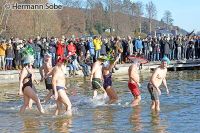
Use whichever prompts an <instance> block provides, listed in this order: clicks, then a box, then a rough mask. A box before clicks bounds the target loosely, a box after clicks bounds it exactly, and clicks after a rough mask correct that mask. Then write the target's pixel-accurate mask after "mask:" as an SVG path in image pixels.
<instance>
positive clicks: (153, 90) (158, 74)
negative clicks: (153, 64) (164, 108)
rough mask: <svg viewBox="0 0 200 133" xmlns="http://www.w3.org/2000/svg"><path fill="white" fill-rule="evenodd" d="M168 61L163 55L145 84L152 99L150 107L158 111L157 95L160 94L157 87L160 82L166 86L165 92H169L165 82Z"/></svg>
mask: <svg viewBox="0 0 200 133" xmlns="http://www.w3.org/2000/svg"><path fill="white" fill-rule="evenodd" d="M169 63H170V61H169V59H168V58H167V57H163V59H162V61H161V65H160V66H159V67H158V68H156V70H155V72H154V73H153V74H152V76H151V79H150V82H149V83H148V85H147V88H148V90H149V93H150V95H151V100H152V103H151V109H152V110H155V111H160V101H159V95H161V91H160V88H159V87H160V85H161V84H162V83H163V85H164V86H165V88H166V91H167V94H169V90H168V87H167V82H166V79H165V77H166V74H167V65H168V64H169Z"/></svg>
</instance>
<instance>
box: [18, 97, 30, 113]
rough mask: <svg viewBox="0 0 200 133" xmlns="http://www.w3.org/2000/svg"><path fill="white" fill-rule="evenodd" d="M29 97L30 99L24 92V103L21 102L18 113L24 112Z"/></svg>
mask: <svg viewBox="0 0 200 133" xmlns="http://www.w3.org/2000/svg"><path fill="white" fill-rule="evenodd" d="M29 99H30V98H29V97H28V96H26V95H25V94H24V104H23V105H22V107H21V108H20V111H19V112H20V114H22V113H24V112H25V110H26V107H27V106H28V104H29Z"/></svg>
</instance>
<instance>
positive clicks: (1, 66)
mask: <svg viewBox="0 0 200 133" xmlns="http://www.w3.org/2000/svg"><path fill="white" fill-rule="evenodd" d="M6 47H7V46H6V43H5V41H3V42H2V43H1V44H0V70H5V55H6Z"/></svg>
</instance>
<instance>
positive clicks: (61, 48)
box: [56, 41, 66, 57]
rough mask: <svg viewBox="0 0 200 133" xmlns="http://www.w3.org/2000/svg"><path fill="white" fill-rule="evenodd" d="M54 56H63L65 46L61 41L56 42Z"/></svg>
mask: <svg viewBox="0 0 200 133" xmlns="http://www.w3.org/2000/svg"><path fill="white" fill-rule="evenodd" d="M56 48H57V49H56V56H57V57H63V56H64V51H65V48H66V46H65V44H64V43H63V42H62V41H58V42H57V47H56Z"/></svg>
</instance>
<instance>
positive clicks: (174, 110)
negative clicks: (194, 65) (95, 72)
mask: <svg viewBox="0 0 200 133" xmlns="http://www.w3.org/2000/svg"><path fill="white" fill-rule="evenodd" d="M149 76H150V74H149V73H145V74H141V85H142V87H141V92H142V102H141V105H140V106H137V107H135V108H132V107H130V102H131V100H132V98H133V97H132V95H131V93H130V92H129V90H128V88H127V76H126V75H124V76H115V77H114V88H115V90H116V91H117V93H118V96H119V102H118V103H117V104H114V105H107V104H105V100H102V99H96V100H92V99H91V95H92V91H91V87H90V83H89V82H88V80H86V81H85V80H83V79H79V80H76V81H75V80H74V79H70V80H68V87H69V88H70V90H71V91H73V92H76V93H74V95H71V96H70V100H71V101H72V104H73V117H71V118H69V117H67V116H65V115H60V116H53V113H54V110H55V104H54V101H53V100H50V102H49V103H48V104H46V105H44V108H45V111H46V114H45V115H39V114H38V111H37V109H36V107H35V105H34V106H33V109H28V110H26V112H25V114H24V115H19V114H18V111H19V108H20V106H21V105H22V102H23V101H22V99H21V98H20V97H16V96H15V95H14V94H15V93H16V92H17V90H18V83H16V84H4V85H0V117H1V118H0V133H4V132H5V133H7V132H25V133H29V132H30V133H34V132H37V133H38V132H42V133H43V132H65V133H66V132H73V133H77V132H81V133H90V132H92V133H93V132H94V133H116V132H117V133H118V132H125V133H129V132H130V133H131V132H134V133H135V132H136V133H137V132H138V133H190V132H191V133H199V132H200V102H199V101H200V71H181V72H169V73H168V75H167V80H168V86H169V89H170V95H169V96H167V95H166V91H165V90H164V89H163V90H162V95H161V98H160V100H161V112H160V113H155V112H151V110H150V108H149V107H150V103H151V100H150V95H149V93H148V91H147V89H146V86H147V83H148V79H149ZM37 90H38V95H39V97H40V98H41V99H43V97H44V96H45V95H46V94H47V91H46V90H45V89H44V85H43V84H41V85H39V86H37ZM99 98H100V97H99Z"/></svg>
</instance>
